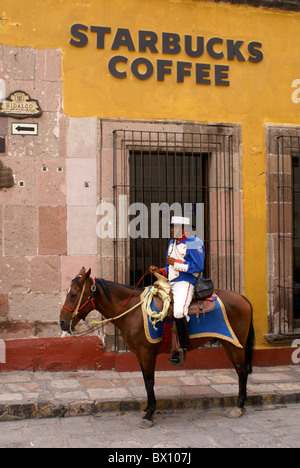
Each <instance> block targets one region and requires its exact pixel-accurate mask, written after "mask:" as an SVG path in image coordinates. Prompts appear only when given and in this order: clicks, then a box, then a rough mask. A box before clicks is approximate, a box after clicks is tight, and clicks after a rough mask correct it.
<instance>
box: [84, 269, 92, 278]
mask: <svg viewBox="0 0 300 468" xmlns="http://www.w3.org/2000/svg"><path fill="white" fill-rule="evenodd" d="M91 271H92V270H91V268H89V269H88V271H87V272H86V273H85V275H84V276H85V279H86V280H87V279H88V278H89V277H90V275H91Z"/></svg>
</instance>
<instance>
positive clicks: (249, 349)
mask: <svg viewBox="0 0 300 468" xmlns="http://www.w3.org/2000/svg"><path fill="white" fill-rule="evenodd" d="M243 298H244V299H245V301H247V302H248V304H249V305H250V307H251V323H250V328H249V333H248V338H247V342H246V346H245V370H246V371H247V373H248V374H251V373H252V361H253V354H254V344H255V332H254V326H253V307H252V304H251V302H250V301H249V300H248V299H247V298H246V297H245V296H243Z"/></svg>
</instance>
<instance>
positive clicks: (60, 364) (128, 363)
mask: <svg viewBox="0 0 300 468" xmlns="http://www.w3.org/2000/svg"><path fill="white" fill-rule="evenodd" d="M0 346H1V349H0V372H11V371H20V370H24V371H75V370H111V369H115V370H116V371H117V372H134V371H139V370H140V368H139V364H138V361H137V358H136V356H135V355H134V354H132V353H124V354H116V353H114V352H107V351H103V345H102V342H101V341H100V339H99V338H98V337H96V336H92V337H81V338H74V337H70V338H32V339H19V340H7V341H2V340H0ZM292 352H293V350H292V348H286V347H277V348H269V349H259V350H256V351H255V353H254V363H253V364H254V366H280V365H292V364H293V362H292ZM168 359H169V355H168V354H160V355H159V356H158V358H157V366H156V369H157V370H176V369H178V368H177V367H174V366H172V365H171V364H169V363H168ZM3 361H5V362H3ZM230 367H232V364H231V362H230V361H229V358H228V357H227V355H226V353H225V351H224V350H223V349H222V348H211V349H200V350H195V351H190V352H189V353H188V358H187V362H186V364H185V367H184V369H226V368H230Z"/></svg>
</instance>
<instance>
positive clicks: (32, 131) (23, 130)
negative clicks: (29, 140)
mask: <svg viewBox="0 0 300 468" xmlns="http://www.w3.org/2000/svg"><path fill="white" fill-rule="evenodd" d="M11 133H12V135H37V134H38V124H36V123H28V124H26V123H23V124H20V123H17V122H13V123H12V125H11Z"/></svg>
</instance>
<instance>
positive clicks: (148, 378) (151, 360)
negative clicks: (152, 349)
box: [138, 352, 156, 429]
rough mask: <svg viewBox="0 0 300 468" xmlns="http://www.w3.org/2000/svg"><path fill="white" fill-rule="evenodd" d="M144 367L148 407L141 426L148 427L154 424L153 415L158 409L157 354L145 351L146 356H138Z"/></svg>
mask: <svg viewBox="0 0 300 468" xmlns="http://www.w3.org/2000/svg"><path fill="white" fill-rule="evenodd" d="M138 359H139V362H140V366H141V369H142V373H143V377H144V383H145V389H146V392H147V407H146V409H145V412H146V414H145V416H144V417H143V419H142V420H141V422H140V424H139V427H141V428H143V429H146V428H149V427H152V426H153V424H154V423H153V415H154V412H155V409H156V398H155V393H154V373H155V363H156V354H154V353H149V352H148V353H147V352H146V353H145V354H144V356H143V357H142V356H141V357H138Z"/></svg>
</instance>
